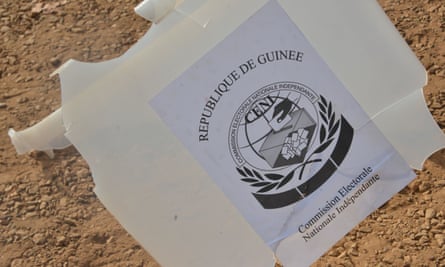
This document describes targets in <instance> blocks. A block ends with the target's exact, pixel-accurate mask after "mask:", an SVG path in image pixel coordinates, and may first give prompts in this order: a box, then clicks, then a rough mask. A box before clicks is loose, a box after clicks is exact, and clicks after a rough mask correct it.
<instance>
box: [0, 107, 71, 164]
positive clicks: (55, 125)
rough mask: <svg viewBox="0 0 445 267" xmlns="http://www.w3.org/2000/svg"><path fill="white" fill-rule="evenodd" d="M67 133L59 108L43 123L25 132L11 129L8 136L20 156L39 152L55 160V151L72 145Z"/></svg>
mask: <svg viewBox="0 0 445 267" xmlns="http://www.w3.org/2000/svg"><path fill="white" fill-rule="evenodd" d="M65 132H66V129H65V126H64V124H63V120H62V109H61V108H59V109H58V110H56V111H54V112H53V113H51V114H50V115H48V116H47V117H46V118H44V119H43V120H42V121H41V122H39V123H37V124H36V125H34V126H31V127H29V128H26V129H25V130H22V131H19V132H16V131H15V130H14V129H9V131H8V135H9V137H10V138H11V142H12V144H13V145H14V147H15V149H16V150H17V153H18V154H25V153H27V152H30V151H32V150H37V151H43V152H45V153H46V154H47V155H48V156H49V157H50V158H53V157H54V153H53V149H64V148H66V147H68V146H70V145H71V142H70V141H69V140H68V139H67V138H66V137H65Z"/></svg>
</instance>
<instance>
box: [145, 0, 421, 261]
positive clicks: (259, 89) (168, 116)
mask: <svg viewBox="0 0 445 267" xmlns="http://www.w3.org/2000/svg"><path fill="white" fill-rule="evenodd" d="M185 52H186V51H185ZM370 93H372V92H370ZM150 105H151V106H152V107H153V108H154V109H155V110H156V112H157V113H158V114H159V116H160V117H161V119H162V120H163V121H164V122H165V123H166V124H167V125H168V126H169V127H170V129H171V130H172V131H173V132H174V133H175V134H176V136H177V137H178V138H179V139H180V140H181V141H182V143H183V144H184V145H185V146H186V147H187V148H188V150H189V151H190V152H191V154H192V155H193V156H194V157H195V158H196V159H197V160H198V161H199V163H200V164H201V165H202V166H203V168H204V169H205V170H206V171H207V172H208V174H209V176H210V177H211V178H212V179H213V180H214V181H215V183H216V184H217V185H218V186H219V187H220V188H221V190H222V191H223V192H224V193H225V195H226V196H227V197H228V198H229V199H230V200H231V201H232V203H233V205H235V206H236V207H237V208H238V210H239V211H240V213H241V214H242V215H243V216H244V217H245V219H246V220H247V221H248V222H249V223H250V225H251V226H252V227H253V228H254V229H255V231H256V232H257V233H258V235H260V236H261V237H262V238H263V240H264V241H265V242H266V243H267V244H269V245H270V246H271V247H272V248H273V249H279V246H280V243H281V242H282V240H284V239H286V238H287V237H290V236H293V238H294V239H295V237H296V239H295V240H297V241H296V242H293V243H292V244H293V246H294V247H295V248H298V250H295V251H294V252H295V253H297V251H298V253H297V254H299V255H306V254H308V255H313V256H312V257H307V260H308V262H310V261H311V260H313V258H314V257H315V258H316V257H318V256H319V255H321V254H322V253H323V252H324V251H325V250H327V249H328V248H329V247H330V246H331V245H333V243H334V242H335V241H336V240H338V239H339V238H341V236H343V235H344V234H345V233H347V232H348V231H349V230H350V229H351V228H352V227H354V226H355V225H356V224H357V223H359V222H360V221H361V220H362V219H363V218H364V217H365V216H367V215H368V214H369V213H371V212H372V211H373V210H374V209H376V208H377V207H378V206H380V205H382V204H383V203H384V202H385V201H386V200H388V199H389V198H390V197H391V196H392V195H393V194H395V193H396V192H398V191H399V190H400V189H402V188H403V186H405V185H406V184H407V183H409V181H411V179H413V178H414V173H413V172H412V170H411V169H410V168H409V166H408V165H407V164H406V163H405V162H404V161H403V160H402V159H401V158H400V156H399V155H398V154H397V152H396V151H395V150H394V148H393V147H392V146H391V145H390V144H389V143H388V142H387V140H386V139H385V137H384V136H383V135H382V134H381V133H380V132H379V131H378V129H377V128H376V127H375V125H374V124H373V123H372V121H371V120H370V119H369V117H368V116H367V115H366V113H365V112H364V111H363V110H362V108H361V107H360V105H359V104H358V103H357V102H356V101H355V100H354V98H353V97H352V96H351V95H350V93H349V92H348V90H347V89H346V88H345V87H344V86H343V85H342V83H341V82H340V81H339V80H338V79H337V77H336V76H335V75H334V74H333V72H332V71H331V70H330V68H329V67H328V66H327V65H326V64H325V62H324V61H323V59H322V58H321V57H320V56H319V55H318V54H317V52H316V51H315V50H314V48H313V47H312V46H311V44H310V42H309V41H308V40H307V39H306V38H305V36H304V35H303V34H302V33H301V31H300V30H299V29H298V27H297V26H296V25H295V24H294V23H293V22H292V21H291V20H290V19H289V17H288V16H287V14H286V12H285V11H284V10H283V9H282V8H281V6H280V5H279V4H278V3H276V2H275V1H271V2H269V3H268V4H266V5H265V6H264V7H263V8H262V9H260V10H259V11H258V12H257V13H256V14H254V15H253V16H252V17H250V18H249V19H248V20H247V21H246V22H244V23H243V24H241V25H240V27H239V28H238V29H237V30H235V31H234V32H233V33H231V34H230V35H229V36H228V37H227V38H226V39H225V40H223V41H222V42H220V43H219V44H218V45H217V46H216V47H214V48H213V49H211V50H210V51H209V52H208V53H207V54H206V55H205V56H204V57H202V58H201V59H200V60H198V61H197V62H196V63H195V64H194V65H192V66H191V67H190V68H189V69H188V70H187V71H185V72H184V73H183V74H182V75H181V76H180V77H178V78H177V79H176V80H175V81H173V82H172V83H171V84H169V85H168V86H167V87H166V88H165V89H164V90H163V91H162V92H161V93H160V94H159V95H158V96H156V97H155V98H154V99H153V100H152V101H151V102H150ZM178 179H181V178H180V177H178ZM295 253H294V254H295Z"/></svg>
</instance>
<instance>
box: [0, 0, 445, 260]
mask: <svg viewBox="0 0 445 267" xmlns="http://www.w3.org/2000/svg"><path fill="white" fill-rule="evenodd" d="M138 2H139V0H114V1H111V0H88V1H87V0H78V1H67V0H64V1H56V0H48V1H38V0H32V1H31V0H1V1H0V266H14V267H21V266H64V267H65V266H150V267H155V266H159V265H158V264H157V263H156V262H155V260H154V259H153V258H152V257H151V256H150V255H149V254H148V253H149V252H146V251H145V250H144V249H143V248H142V247H141V246H140V245H139V244H138V243H137V242H136V241H135V240H134V239H133V238H132V237H131V236H130V235H129V234H127V233H126V231H125V230H124V229H123V228H122V227H121V226H120V225H119V223H118V222H116V220H115V219H114V218H113V217H112V216H111V215H110V214H109V213H108V212H107V210H106V209H105V208H104V207H103V205H102V204H101V203H100V202H99V200H98V199H97V197H96V196H95V194H94V193H93V191H92V190H93V188H94V184H93V180H92V177H91V174H90V172H89V169H88V165H87V164H86V162H85V161H84V160H83V159H82V157H81V156H80V155H79V153H78V152H77V151H76V150H75V149H74V148H68V149H65V150H62V151H58V152H56V157H55V159H53V160H50V159H49V158H48V157H47V156H46V155H44V154H41V153H30V154H28V155H23V156H18V155H16V152H15V150H14V148H13V147H12V145H11V143H10V140H9V138H8V136H7V131H8V129H9V128H14V129H16V130H21V129H24V128H26V127H29V126H31V125H33V124H35V123H36V122H38V121H40V120H41V119H42V118H44V117H45V116H47V115H48V114H50V113H51V112H52V111H54V110H56V109H57V108H58V107H59V106H60V85H59V80H58V78H57V77H53V78H49V74H50V73H52V72H53V71H54V70H55V69H56V68H57V67H59V66H60V65H61V64H62V63H63V62H65V61H66V60H68V59H70V58H75V59H78V60H82V61H103V60H107V59H110V58H114V57H117V56H119V55H121V54H122V53H123V52H124V51H126V50H127V49H128V48H129V47H130V46H131V45H132V44H133V43H134V42H136V41H137V40H138V38H140V37H141V36H142V35H143V34H144V33H145V32H146V31H147V29H148V28H149V26H150V23H149V22H147V21H144V20H143V19H142V18H140V17H138V16H137V15H135V14H134V12H133V8H134V6H136V5H137V4H138ZM379 2H380V4H381V5H382V7H383V8H384V9H385V11H386V13H387V14H388V16H389V17H390V18H391V20H392V21H393V23H394V24H395V25H396V27H397V28H398V30H399V31H400V32H401V34H402V35H403V36H404V38H405V39H406V41H407V42H408V44H409V45H410V46H411V48H412V49H413V50H414V52H415V53H416V54H417V56H418V57H419V58H420V60H421V61H422V63H423V64H424V66H425V68H426V69H427V71H428V73H429V84H428V86H426V88H425V91H424V92H425V97H426V99H427V104H428V106H429V108H430V111H431V113H432V114H433V116H434V118H435V120H436V121H437V122H438V124H439V125H440V127H441V128H442V130H444V129H445V89H444V88H445V67H444V66H445V3H444V2H443V0H421V1H419V0H379ZM419 138H428V137H419ZM444 177H445V150H442V151H439V152H436V153H435V154H434V155H432V156H431V157H430V158H429V159H428V161H427V162H426V163H425V166H424V169H423V170H422V171H421V172H418V177H417V178H416V180H415V181H414V182H412V183H411V184H410V185H409V186H408V187H406V188H405V189H403V190H402V191H401V192H400V193H398V194H397V195H396V196H394V197H393V198H392V199H391V200H390V201H389V202H388V203H387V204H385V205H384V206H383V207H381V208H380V209H379V210H377V211H376V212H374V213H373V214H371V215H370V216H369V217H368V218H367V219H366V220H365V221H363V222H362V223H361V224H360V225H358V226H357V227H356V228H354V230H352V231H351V232H350V233H349V234H348V235H346V236H345V237H344V238H343V239H341V240H340V241H339V242H338V243H337V244H336V245H335V246H334V247H333V248H332V249H331V250H329V251H328V252H327V253H326V254H325V255H324V256H323V257H322V258H320V259H319V260H318V261H317V262H316V263H315V264H314V266H445V246H444V243H445V211H444V204H445V187H444V186H445V179H444ZM172 257H174V255H172Z"/></svg>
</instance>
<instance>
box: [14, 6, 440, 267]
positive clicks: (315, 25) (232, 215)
mask: <svg viewBox="0 0 445 267" xmlns="http://www.w3.org/2000/svg"><path fill="white" fill-rule="evenodd" d="M167 2H168V3H167V4H166V2H163V1H158V2H156V3H159V4H162V5H164V4H165V5H164V6H162V7H159V6H158V5H157V4H155V2H153V1H145V2H143V3H142V4H140V5H139V6H138V12H139V14H141V15H144V17H148V18H153V20H155V21H157V24H155V25H153V26H152V28H151V29H150V30H149V32H148V33H147V34H146V35H145V36H144V37H143V38H142V39H141V40H140V41H139V42H138V43H137V44H136V45H134V46H133V47H132V48H131V49H130V50H129V51H128V52H127V53H125V54H124V55H123V56H122V57H120V58H117V59H114V60H112V61H109V62H104V63H96V64H88V63H81V62H77V61H69V62H67V63H66V64H65V65H64V66H63V67H62V68H61V69H60V70H59V71H58V73H59V75H60V78H61V82H62V103H63V104H62V108H61V111H59V112H57V113H55V114H53V115H51V116H52V118H53V119H51V121H53V123H51V126H45V127H43V128H45V131H46V130H48V129H51V127H54V128H55V129H56V130H55V131H51V133H50V134H48V133H46V134H44V135H42V134H41V133H42V131H44V129H43V128H40V127H34V128H30V129H29V131H28V130H25V131H28V133H31V132H32V133H31V134H27V136H29V137H26V138H24V139H23V140H24V141H23V143H28V144H30V145H29V146H27V147H26V148H25V149H21V148H19V145H17V142H14V144H15V145H16V147H17V148H18V152H19V153H23V152H26V150H28V149H38V150H48V149H51V148H55V149H56V148H61V147H64V146H66V145H67V142H68V141H66V140H65V139H64V138H61V135H60V133H61V130H63V129H61V128H60V127H58V126H57V125H58V124H59V123H60V121H63V124H64V130H66V133H65V136H66V138H67V139H68V140H69V141H70V142H71V143H73V144H74V145H75V146H76V148H77V149H78V150H79V151H80V153H81V154H82V155H83V156H84V157H85V158H86V160H87V161H88V163H89V164H90V167H91V170H92V173H93V176H94V180H95V183H96V189H95V191H96V193H97V195H98V196H99V198H100V199H101V201H102V202H103V203H104V204H105V206H106V207H107V208H108V209H109V210H110V211H111V212H112V213H113V214H114V215H115V216H116V218H117V219H118V220H119V221H120V222H121V223H122V225H123V226H124V227H125V228H126V229H127V230H128V231H129V232H130V233H131V234H132V235H133V236H135V237H136V238H137V239H138V241H139V242H141V244H142V245H143V246H144V247H145V248H146V249H147V250H148V251H150V253H152V254H153V255H154V257H155V258H156V259H157V260H158V261H159V262H160V263H161V264H162V265H163V266H166V267H169V266H193V267H199V266H272V265H273V259H272V250H271V249H270V248H269V247H268V246H267V245H266V244H265V243H264V242H263V240H261V239H260V237H259V236H258V235H257V234H256V233H255V232H254V231H253V230H252V228H251V227H250V226H249V225H248V224H247V222H246V221H245V219H244V218H243V217H242V216H241V215H240V213H239V212H238V211H237V210H236V209H235V207H234V206H233V205H232V204H231V203H230V201H229V200H228V199H227V198H226V197H225V196H224V194H223V193H222V192H221V190H220V189H219V188H218V187H217V186H216V185H215V183H214V182H213V181H212V180H211V179H210V178H209V177H208V174H206V173H205V172H204V171H203V169H202V168H201V167H200V165H199V164H198V163H197V162H196V161H195V160H194V159H193V157H192V156H191V155H190V154H189V152H188V151H187V150H186V149H185V148H184V146H182V145H181V144H180V143H179V141H178V140H177V138H176V137H175V136H174V135H173V134H172V133H171V132H170V130H169V129H168V128H167V127H166V126H165V124H164V123H163V122H162V121H161V120H160V119H159V117H158V115H157V114H156V113H155V112H154V111H153V110H151V109H150V108H149V107H148V105H147V103H148V102H149V101H150V100H151V99H152V98H153V97H154V96H155V95H157V94H158V93H159V92H161V91H162V90H163V89H164V88H165V87H166V86H167V85H168V84H170V83H171V82H172V81H174V80H175V79H176V78H177V77H178V76H179V75H180V74H181V73H183V72H184V71H185V70H187V69H188V68H189V67H190V66H191V65H192V64H193V63H195V62H196V61H197V60H198V59H199V58H201V57H202V56H203V55H204V54H205V53H207V52H208V51H209V50H210V49H212V48H213V47H214V46H215V45H217V44H218V43H219V42H220V41H222V40H223V39H224V38H225V37H226V36H227V35H229V34H230V33H231V32H233V31H234V30H235V29H236V28H237V27H238V26H239V25H240V24H241V23H243V22H244V21H245V20H246V19H247V18H248V17H250V16H251V15H253V14H254V13H255V12H256V11H258V10H259V9H260V8H261V7H262V6H263V5H264V4H265V3H266V2H267V1H266V0H260V1H258V0H255V1H254V0H246V1H234V0H226V1H218V0H212V1H200V0H187V1H184V2H179V1H178V3H175V4H174V5H175V6H176V9H175V10H168V8H165V7H166V6H171V5H172V4H173V2H172V1H167ZM278 3H279V4H280V5H281V6H282V7H283V8H284V9H285V11H286V12H287V14H288V15H289V17H290V18H291V19H292V21H293V22H294V23H295V24H296V25H298V27H299V29H300V30H301V31H302V32H303V33H304V35H305V36H306V38H307V39H308V40H309V42H310V43H311V45H312V46H313V47H314V48H315V50H316V51H317V52H318V54H319V55H320V56H321V57H322V58H323V60H324V61H325V62H326V63H327V65H328V66H329V67H330V68H331V70H332V72H333V73H334V74H335V75H336V76H337V77H338V79H339V80H340V81H341V82H342V83H343V84H344V85H345V87H346V88H347V89H348V90H349V92H350V93H351V94H352V95H353V96H354V97H355V99H356V100H357V101H358V103H359V104H360V105H361V106H362V108H363V109H364V111H365V112H366V113H367V114H368V116H369V117H371V118H372V119H373V122H374V123H376V125H377V126H378V127H379V129H380V130H381V131H382V132H383V134H384V135H385V136H386V138H387V139H388V140H389V141H390V142H391V144H392V145H393V146H394V147H395V148H396V149H397V150H398V151H399V153H400V154H401V155H402V157H403V158H404V159H405V160H406V161H407V162H408V163H409V164H410V165H411V166H412V167H415V168H421V166H422V162H423V161H424V159H425V158H426V157H427V156H428V155H429V154H431V153H432V152H433V151H435V150H437V149H439V148H441V147H444V146H445V139H444V137H443V135H442V133H441V131H440V129H438V127H437V126H436V125H435V123H434V121H433V120H432V118H431V116H430V115H429V112H428V110H427V109H426V107H425V104H424V100H423V95H422V91H421V89H420V88H422V87H423V86H424V85H425V81H426V77H425V76H426V75H425V71H424V69H423V67H422V66H421V64H420V63H419V62H418V60H417V59H416V58H415V56H414V55H413V53H412V52H411V51H410V50H409V48H408V46H407V45H406V44H405V42H404V41H403V39H402V38H401V37H400V36H399V35H398V33H397V31H396V30H395V29H394V27H393V26H392V25H391V23H390V21H389V20H388V19H387V18H386V16H385V15H384V13H383V12H382V10H381V9H380V7H379V6H378V4H377V3H376V2H375V1H354V0H346V1H341V2H338V1H336V2H335V1H322V0H280V1H278ZM150 5H151V6H152V7H153V8H149V7H148V8H147V6H150ZM228 18H230V19H228ZM178 46H180V49H178ZM406 114H409V115H410V116H407V115H406ZM394 121H396V122H397V123H394ZM21 133H22V132H17V133H14V132H11V137H12V139H13V140H15V139H17V136H18V135H19V134H20V135H21ZM23 136H25V135H23ZM39 136H44V137H45V138H41V139H39V138H40V137H39ZM418 136H428V137H429V138H422V139H419V138H417V137H418ZM25 139H26V140H25ZM32 139H33V140H35V141H33V142H30V141H28V140H32ZM52 140H62V141H61V142H54V141H52ZM420 140H421V141H420ZM43 144H44V145H43ZM46 144H49V145H46ZM59 144H61V145H59ZM394 171H397V170H394ZM380 204H382V203H378V202H376V203H375V204H373V205H375V207H378V206H379V205H380ZM143 209H145V210H146V211H147V212H146V213H144V212H141V210H143ZM356 216H359V217H363V216H365V214H362V215H356ZM331 241H332V240H331ZM292 242H293V240H292V239H287V240H285V241H284V243H283V244H282V247H286V246H287V247H289V246H292V245H293V244H292ZM278 254H281V256H282V259H283V260H284V261H286V262H294V263H295V259H294V258H293V257H297V258H298V256H299V254H298V252H296V253H295V254H294V255H290V254H288V253H287V252H283V253H281V251H280V250H278ZM314 257H316V255H314ZM290 266H293V265H290Z"/></svg>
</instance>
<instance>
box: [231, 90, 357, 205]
mask: <svg viewBox="0 0 445 267" xmlns="http://www.w3.org/2000/svg"><path fill="white" fill-rule="evenodd" d="M353 135H354V130H353V128H352V127H351V125H350V124H349V123H348V122H347V121H346V119H345V118H344V117H343V116H342V115H341V114H336V112H335V110H334V105H333V103H332V102H330V101H329V100H328V99H326V98H325V97H323V96H322V95H318V94H316V93H315V92H314V91H313V90H312V89H310V88H309V87H308V86H306V85H304V84H301V83H297V82H277V83H273V84H270V85H267V86H265V87H263V88H261V89H259V90H257V91H256V92H254V93H253V94H252V95H250V96H249V97H248V98H247V99H246V100H245V101H244V102H243V103H242V105H241V106H240V107H239V109H238V110H237V112H236V113H235V115H234V117H233V119H232V122H231V125H230V129H229V148H230V153H231V155H232V158H233V160H234V162H235V163H236V169H237V171H238V173H239V174H240V179H241V181H242V182H243V183H244V184H245V185H246V186H249V187H250V188H251V189H252V191H253V192H252V194H253V196H254V197H255V198H256V199H257V200H258V202H259V203H260V204H261V205H262V206H263V208H265V209H276V208H282V207H285V206H288V205H291V204H293V203H295V202H297V201H299V200H301V199H303V198H304V197H306V196H308V195H309V194H311V193H312V192H314V191H315V190H317V189H318V188H319V187H320V186H322V185H323V184H324V183H325V182H326V181H327V180H328V179H329V178H330V177H331V176H332V175H333V174H334V173H335V171H336V170H337V168H338V166H339V165H340V164H341V163H342V162H343V160H344V158H345V157H346V155H347V153H348V151H349V149H350V146H351V143H352V139H353Z"/></svg>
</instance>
